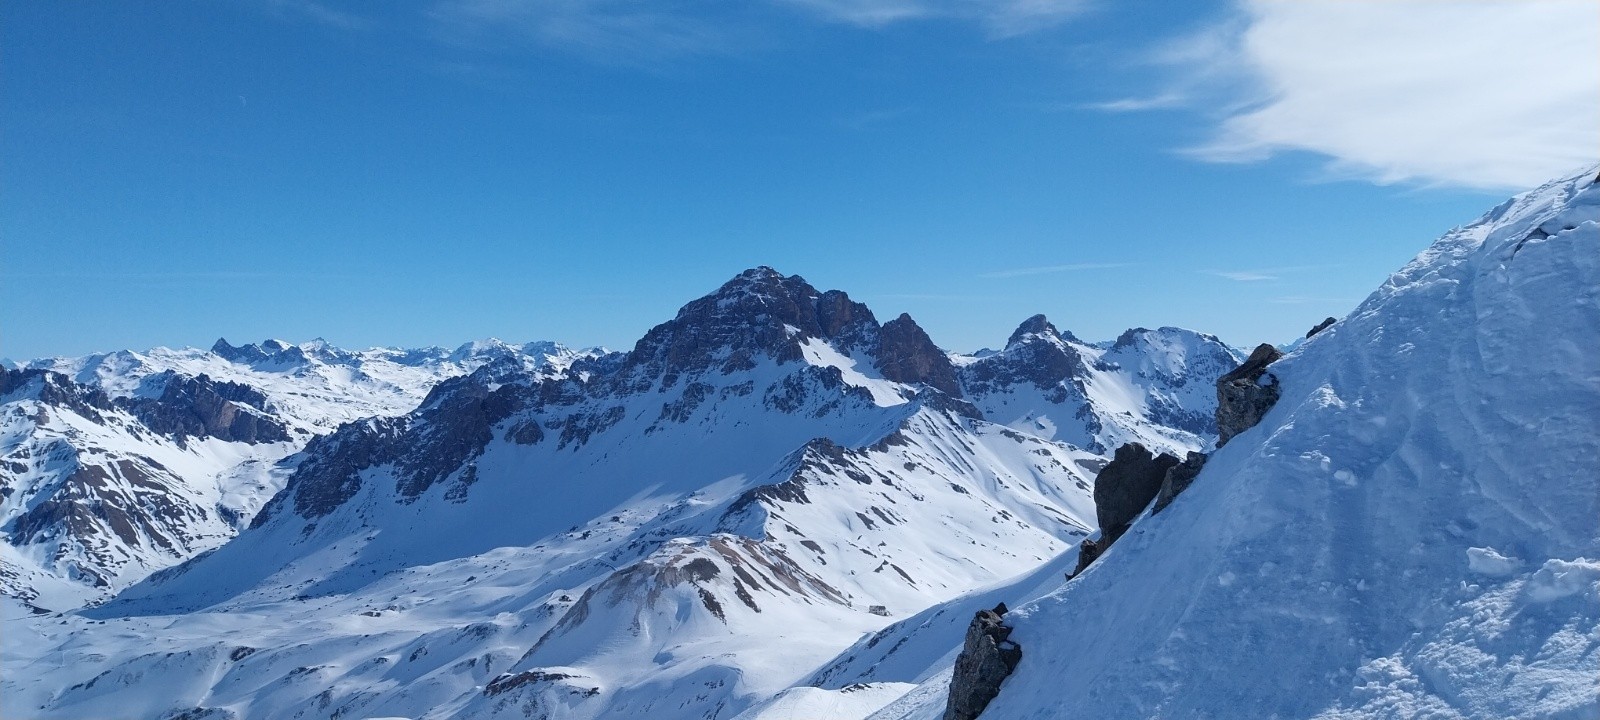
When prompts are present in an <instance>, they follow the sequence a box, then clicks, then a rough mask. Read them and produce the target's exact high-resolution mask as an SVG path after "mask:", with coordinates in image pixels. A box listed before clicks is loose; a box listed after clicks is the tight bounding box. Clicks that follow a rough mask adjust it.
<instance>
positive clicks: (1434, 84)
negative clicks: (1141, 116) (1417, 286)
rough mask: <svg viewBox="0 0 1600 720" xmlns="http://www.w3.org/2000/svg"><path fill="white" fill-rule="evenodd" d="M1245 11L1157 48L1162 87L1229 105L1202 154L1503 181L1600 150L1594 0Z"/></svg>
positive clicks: (1254, 0) (1186, 97)
mask: <svg viewBox="0 0 1600 720" xmlns="http://www.w3.org/2000/svg"><path fill="white" fill-rule="evenodd" d="M1237 10H1238V11H1237V13H1236V14H1235V15H1234V16H1232V17H1230V18H1228V19H1227V20H1225V21H1222V22H1219V23H1216V24H1214V25H1212V26H1211V27H1207V28H1205V29H1204V30H1202V31H1200V32H1197V33H1195V34H1193V35H1192V36H1190V37H1187V38H1183V39H1182V40H1180V41H1177V42H1174V43H1170V44H1168V45H1166V46H1163V47H1161V48H1158V49H1157V50H1156V51H1154V52H1153V53H1152V54H1151V56H1150V58H1149V60H1150V62H1152V63H1153V64H1155V65H1158V66H1161V67H1164V68H1165V76H1166V78H1167V88H1166V89H1165V90H1163V91H1162V92H1160V93H1157V94H1155V95H1154V97H1166V98H1182V99H1183V101H1184V103H1175V104H1187V105H1189V106H1191V107H1194V108H1195V109H1197V110H1201V111H1202V112H1207V111H1208V112H1211V113H1214V114H1215V115H1216V118H1217V125H1216V128H1215V132H1214V133H1213V134H1212V137H1211V138H1210V139H1209V140H1207V141H1205V142H1203V143H1201V144H1199V145H1198V146H1197V147H1194V148H1191V149H1190V151H1189V152H1190V153H1191V154H1192V155H1193V156H1194V157H1196V158H1200V159H1203V160H1208V161H1214V162H1257V161H1261V160H1265V159H1267V158H1270V157H1274V156H1276V155H1279V154H1281V153H1285V152H1294V151H1307V152H1312V153H1316V154H1319V155H1322V156H1324V157H1326V158H1327V159H1328V162H1327V163H1326V165H1325V168H1326V171H1327V173H1328V174H1329V176H1330V177H1339V178H1350V177H1354V178H1361V179H1366V180H1370V181H1374V182H1378V183H1385V184H1387V183H1397V182H1409V183H1418V184H1424V185H1450V186H1462V187H1471V188H1482V189H1494V190H1500V189H1506V188H1521V187H1527V186H1531V185H1535V184H1537V183H1539V182H1542V181H1544V180H1546V179H1548V178H1549V177H1551V176H1554V175H1557V174H1560V173H1562V172H1565V171H1567V170H1568V169H1570V168H1572V167H1574V166H1578V165H1582V164H1585V163H1590V162H1593V161H1594V160H1595V159H1596V157H1597V156H1600V143H1597V140H1600V122H1597V119H1600V63H1597V62H1595V60H1594V39H1595V38H1596V37H1600V8H1597V7H1596V5H1595V3H1594V2H1593V0H1480V1H1477V2H1441V1H1439V0H1386V1H1384V2H1376V1H1357V2H1352V1H1349V0H1298V1H1296V2H1284V1H1282V0H1238V5H1237ZM1099 109H1102V110H1107V111H1125V110H1128V109H1137V104H1136V103H1134V104H1126V105H1122V106H1119V105H1118V104H1117V103H1116V102H1115V101H1114V102H1112V103H1107V104H1104V106H1103V107H1101V108H1099ZM1147 109H1148V108H1147Z"/></svg>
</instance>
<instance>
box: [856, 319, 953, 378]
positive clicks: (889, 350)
mask: <svg viewBox="0 0 1600 720" xmlns="http://www.w3.org/2000/svg"><path fill="white" fill-rule="evenodd" d="M874 354H875V355H876V356H877V358H878V369H879V371H880V372H882V373H883V377H884V378H886V379H889V380H893V381H895V382H900V383H908V384H917V383H921V384H923V385H927V386H929V387H933V388H937V389H938V390H940V391H941V392H943V393H945V394H946V395H950V396H952V397H961V385H960V383H958V382H956V369H955V366H953V365H951V364H950V358H949V356H947V355H945V353H944V351H943V350H940V349H939V346H937V345H934V344H933V340H932V339H930V338H929V337H928V333H926V332H923V330H922V328H921V327H919V326H918V325H917V322H916V321H915V320H912V319H911V316H910V315H907V314H905V313H901V314H900V317H897V318H895V319H893V320H890V321H889V322H887V323H884V325H883V330H882V332H881V338H880V341H879V344H878V348H877V352H876V353H874Z"/></svg>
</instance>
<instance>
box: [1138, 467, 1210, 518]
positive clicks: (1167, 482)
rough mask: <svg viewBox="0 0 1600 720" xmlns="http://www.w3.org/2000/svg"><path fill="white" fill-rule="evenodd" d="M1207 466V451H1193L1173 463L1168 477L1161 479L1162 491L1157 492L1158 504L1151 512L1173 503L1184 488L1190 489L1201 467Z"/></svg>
mask: <svg viewBox="0 0 1600 720" xmlns="http://www.w3.org/2000/svg"><path fill="white" fill-rule="evenodd" d="M1205 466H1206V455H1205V453H1197V452H1192V453H1189V457H1187V458H1184V460H1183V462H1181V463H1178V464H1177V465H1173V466H1172V469H1170V470H1168V471H1167V476H1166V478H1164V479H1162V481H1161V491H1160V492H1158V493H1156V504H1155V505H1154V506H1153V507H1152V508H1151V509H1150V512H1151V513H1152V514H1153V513H1158V512H1161V511H1162V510H1163V509H1165V508H1166V507H1167V506H1168V505H1171V504H1172V500H1173V498H1176V497H1178V495H1179V494H1181V493H1182V492H1183V491H1184V490H1187V489H1189V484H1190V483H1193V482H1194V478H1195V476H1196V475H1199V474H1200V469H1201V468H1204V467H1205Z"/></svg>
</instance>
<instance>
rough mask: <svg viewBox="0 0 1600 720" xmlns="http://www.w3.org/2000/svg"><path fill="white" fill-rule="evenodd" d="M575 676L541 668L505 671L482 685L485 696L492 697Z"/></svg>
mask: <svg viewBox="0 0 1600 720" xmlns="http://www.w3.org/2000/svg"><path fill="white" fill-rule="evenodd" d="M576 677H577V676H576V675H567V674H564V673H555V672H544V671H542V670H529V671H528V672H520V673H505V674H503V675H501V676H499V677H497V678H495V679H493V680H490V681H489V684H488V685H486V686H484V688H483V694H484V696H485V697H494V696H496V695H499V694H501V693H505V692H510V691H512V690H515V689H517V688H519V687H522V686H524V685H531V684H534V683H542V682H557V681H561V680H571V679H574V678H576Z"/></svg>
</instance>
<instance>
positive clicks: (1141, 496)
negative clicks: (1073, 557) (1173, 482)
mask: <svg viewBox="0 0 1600 720" xmlns="http://www.w3.org/2000/svg"><path fill="white" fill-rule="evenodd" d="M1177 466H1178V459H1177V458H1175V457H1173V456H1171V455H1167V454H1157V453H1152V452H1150V451H1149V450H1148V449H1146V448H1145V447H1144V446H1143V445H1140V444H1139V443H1128V444H1126V445H1123V446H1122V447H1119V448H1117V453H1116V455H1115V456H1113V457H1112V458H1111V462H1109V463H1106V466H1105V467H1104V468H1102V469H1101V470H1100V474H1099V475H1096V476H1095V479H1094V511H1095V517H1096V519H1097V520H1098V521H1099V523H1100V538H1099V539H1098V540H1094V539H1090V540H1085V541H1083V544H1082V546H1080V548H1079V552H1078V567H1077V569H1076V570H1074V571H1073V574H1074V575H1076V574H1078V573H1080V572H1083V570H1084V568H1086V567H1088V566H1089V563H1091V562H1094V560H1095V558H1098V557H1100V555H1102V554H1104V553H1105V551H1106V550H1107V549H1108V548H1110V547H1111V544H1112V543H1114V542H1116V541H1117V538H1119V537H1122V534H1123V533H1124V532H1127V530H1128V524H1129V523H1131V522H1133V519H1134V518H1136V517H1138V516H1139V513H1141V512H1144V509H1145V508H1146V507H1148V506H1149V505H1150V501H1151V500H1154V499H1155V497H1156V495H1157V493H1159V492H1160V491H1161V487H1162V484H1163V482H1165V480H1166V478H1167V471H1168V470H1171V469H1172V468H1174V467H1177Z"/></svg>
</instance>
